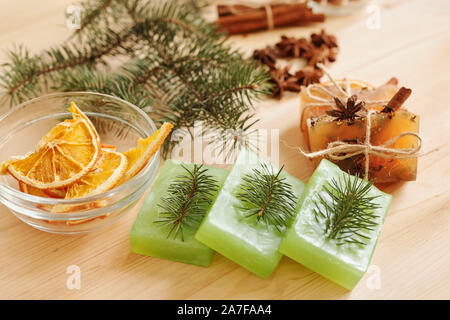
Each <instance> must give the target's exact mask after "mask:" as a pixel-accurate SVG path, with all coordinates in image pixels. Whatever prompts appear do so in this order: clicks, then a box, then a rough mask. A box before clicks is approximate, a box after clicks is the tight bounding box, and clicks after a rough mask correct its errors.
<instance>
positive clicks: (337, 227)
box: [314, 175, 380, 245]
mask: <svg viewBox="0 0 450 320" xmlns="http://www.w3.org/2000/svg"><path fill="white" fill-rule="evenodd" d="M372 185H373V182H372V181H370V182H367V181H365V180H363V179H360V178H359V177H352V176H350V175H342V176H340V177H339V178H338V179H335V178H333V179H332V180H331V182H327V184H326V185H325V186H324V187H323V190H324V191H325V195H326V197H325V196H323V195H322V194H319V195H318V201H315V205H316V208H315V209H314V214H315V219H316V221H317V222H319V217H321V218H323V219H325V230H324V232H325V235H326V236H327V238H328V239H334V240H336V242H337V244H338V245H342V244H344V243H355V244H360V245H365V244H366V243H367V240H369V238H368V237H367V236H366V235H364V234H363V233H364V232H365V231H372V230H373V228H374V227H375V226H376V225H377V224H378V223H377V222H376V221H375V219H376V218H378V216H377V215H376V214H375V213H374V210H375V209H378V208H380V206H379V205H378V204H377V203H375V202H374V200H375V199H376V198H378V197H379V196H369V195H368V194H369V191H370V188H371V187H372Z"/></svg>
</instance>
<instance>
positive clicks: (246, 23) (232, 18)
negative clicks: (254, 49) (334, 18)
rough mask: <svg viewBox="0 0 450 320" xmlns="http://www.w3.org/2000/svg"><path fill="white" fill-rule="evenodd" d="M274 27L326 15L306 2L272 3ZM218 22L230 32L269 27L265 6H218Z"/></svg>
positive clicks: (311, 20)
mask: <svg viewBox="0 0 450 320" xmlns="http://www.w3.org/2000/svg"><path fill="white" fill-rule="evenodd" d="M270 8H271V12H272V20H273V24H274V27H279V26H286V25H292V24H299V23H309V22H323V21H324V20H325V15H323V14H314V13H313V12H312V10H311V9H310V8H308V7H307V5H306V3H299V4H277V5H271V6H270ZM218 12H219V19H218V20H217V22H216V23H217V24H218V25H219V26H220V27H221V29H223V30H226V31H227V32H228V33H229V34H238V33H247V32H252V31H257V30H265V29H268V28H269V21H268V17H267V12H266V9H265V7H261V8H256V9H255V8H250V7H247V6H242V5H240V6H237V5H235V6H218Z"/></svg>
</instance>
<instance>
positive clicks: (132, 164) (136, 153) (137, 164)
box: [120, 122, 173, 183]
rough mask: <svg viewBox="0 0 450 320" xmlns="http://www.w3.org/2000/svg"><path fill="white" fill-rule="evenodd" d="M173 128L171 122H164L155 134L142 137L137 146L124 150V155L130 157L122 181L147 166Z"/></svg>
mask: <svg viewBox="0 0 450 320" xmlns="http://www.w3.org/2000/svg"><path fill="white" fill-rule="evenodd" d="M172 128H173V125H172V124H171V123H169V122H164V123H163V125H162V126H161V127H160V128H159V129H158V130H157V131H156V132H155V133H154V134H153V135H151V136H150V137H148V138H146V139H142V138H140V139H139V140H138V142H137V147H136V148H132V149H129V150H128V151H126V152H124V155H125V156H126V157H127V159H128V166H127V170H126V172H125V175H124V176H123V177H122V179H121V181H120V183H124V182H125V181H127V180H129V179H131V178H132V177H134V176H135V175H136V174H137V173H138V172H139V171H141V170H142V168H144V167H145V165H146V164H147V163H148V161H149V160H150V158H151V157H152V156H153V155H154V154H155V153H156V152H157V151H158V150H159V148H160V147H161V145H162V144H163V142H164V140H165V139H166V138H167V136H168V135H169V133H170V132H171V131H172Z"/></svg>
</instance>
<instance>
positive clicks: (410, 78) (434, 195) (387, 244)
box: [0, 0, 450, 299]
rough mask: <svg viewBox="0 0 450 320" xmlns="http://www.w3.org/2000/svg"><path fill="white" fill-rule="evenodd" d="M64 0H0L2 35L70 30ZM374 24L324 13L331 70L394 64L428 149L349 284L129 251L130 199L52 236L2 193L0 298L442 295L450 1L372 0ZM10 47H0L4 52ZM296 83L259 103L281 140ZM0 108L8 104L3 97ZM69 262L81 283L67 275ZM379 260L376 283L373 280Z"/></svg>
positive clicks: (288, 155)
mask: <svg viewBox="0 0 450 320" xmlns="http://www.w3.org/2000/svg"><path fill="white" fill-rule="evenodd" d="M71 3H72V0H59V1H53V0H40V1H39V4H37V1H33V0H18V1H17V0H14V1H13V0H0V46H1V48H2V49H8V48H12V45H13V43H24V44H26V45H27V46H28V47H30V48H32V49H33V50H34V51H36V52H37V51H39V50H41V49H44V48H47V47H48V46H50V45H54V44H57V43H59V42H60V41H62V40H64V39H66V38H67V37H68V35H69V34H70V31H69V30H68V29H67V28H66V26H65V17H64V12H65V10H66V8H67V6H68V5H69V4H71ZM374 3H375V4H377V5H378V8H379V9H380V29H369V28H368V27H367V21H368V19H371V17H372V18H373V16H371V15H370V14H368V13H367V12H366V11H365V10H362V11H360V12H357V13H355V14H352V15H350V16H346V17H337V18H330V19H328V21H327V22H326V25H325V26H326V29H327V30H328V31H329V32H332V33H334V34H336V35H337V36H338V40H339V43H340V53H339V56H338V60H337V62H336V63H334V64H333V65H332V66H331V71H332V73H333V74H334V75H335V76H336V77H344V76H346V77H349V78H356V79H361V80H365V81H367V82H370V83H373V84H375V85H378V84H381V83H383V82H384V81H386V80H388V79H389V78H390V77H391V76H396V77H398V78H399V80H400V83H401V84H403V85H405V86H407V87H410V88H412V89H413V94H412V97H411V98H410V99H409V100H408V103H407V105H408V109H409V110H411V111H412V112H415V113H417V114H420V116H421V124H420V126H421V135H422V137H423V146H424V149H423V150H424V151H427V150H431V149H434V148H439V150H438V151H437V152H434V153H432V154H430V155H428V156H426V157H423V158H421V159H420V160H419V168H418V178H417V181H415V182H407V183H397V184H395V185H391V186H389V187H387V188H385V191H387V192H389V193H390V194H392V195H393V202H392V205H391V208H390V210H389V213H388V216H387V218H386V221H385V224H384V227H383V230H382V233H381V237H380V239H379V242H378V246H377V248H376V250H375V254H374V256H373V259H372V262H371V265H372V266H374V267H372V268H371V269H370V270H372V271H373V272H374V273H371V274H366V275H365V276H364V277H363V279H362V280H361V281H360V283H359V284H358V285H357V286H356V287H355V289H354V290H353V291H351V292H349V291H347V290H345V289H343V288H341V287H339V286H338V285H335V284H333V283H332V282H330V281H328V280H326V279H325V278H323V277H321V276H319V275H318V274H316V273H314V272H312V271H310V270H308V269H306V268H305V267H303V266H301V265H299V264H297V263H296V262H294V261H292V260H290V259H288V258H286V257H283V258H282V260H281V263H280V265H279V267H278V268H277V269H276V271H275V272H274V273H273V275H272V276H271V277H270V278H269V279H268V280H262V279H259V278H257V277H256V276H254V275H253V274H251V273H250V272H248V271H246V270H245V269H243V268H241V267H239V266H238V265H236V264H235V263H233V262H231V261H230V260H228V259H226V258H224V257H223V256H221V255H219V254H216V255H215V257H214V259H213V262H212V265H211V266H210V267H209V268H207V269H205V268H200V267H195V266H190V265H184V264H181V263H175V262H171V261H165V260H160V259H157V258H151V257H144V256H140V255H136V254H132V253H131V252H130V248H129V247H130V245H129V237H128V235H129V230H130V228H131V225H132V223H133V221H134V219H135V217H136V214H137V210H134V211H133V212H130V213H129V214H128V215H127V216H126V217H125V218H124V219H122V220H120V221H119V222H117V223H115V224H114V225H112V226H111V227H109V228H108V229H105V230H103V231H100V232H98V233H93V234H87V235H83V236H73V237H70V236H58V235H53V234H48V233H44V232H41V231H38V230H35V229H33V228H31V227H29V226H27V225H26V224H24V223H22V222H20V221H19V220H18V219H17V218H16V217H15V216H13V215H12V214H11V213H10V212H9V210H8V209H7V208H6V207H4V206H3V205H0V248H1V255H0V298H2V299H4V298H12V299H20V298H26V299H38V298H44V299H53V298H57V299H74V298H75V299H81V298H85V299H97V298H101V299H103V298H106V299H129V298H130V299H141V298H142V299H202V298H203V299H211V298H216V299H241V298H244V299H366V298H367V299H397V298H410V299H425V298H432V299H443V298H445V299H449V298H450V138H449V137H450V90H449V88H450V23H449V20H450V1H448V0H441V1H438V0H435V1H425V0H395V1H390V0H386V1H374ZM321 27H322V25H315V26H311V27H296V28H288V29H283V30H276V31H271V32H262V33H258V34H253V35H249V36H246V37H242V36H236V37H233V38H232V39H231V40H230V41H231V42H233V45H236V46H238V47H241V48H242V49H243V50H244V52H248V53H250V52H252V50H253V49H254V48H260V47H263V46H265V45H266V44H272V43H274V42H276V41H277V40H278V39H279V36H280V35H281V34H288V35H293V36H307V35H309V34H310V33H311V32H312V31H316V30H320V28H321ZM5 59H6V55H5V54H4V52H2V53H0V63H1V62H4V61H5ZM298 103H299V101H298V98H297V97H296V96H295V95H291V96H287V97H286V98H285V99H283V100H281V101H277V100H267V101H263V102H262V103H261V104H260V105H258V115H259V117H260V119H261V121H260V123H259V127H260V128H272V129H279V130H280V131H279V132H280V140H284V141H286V142H287V143H288V144H289V145H301V144H302V143H303V138H302V136H301V134H300V132H299V110H298V109H299V106H298ZM3 108H4V107H3ZM279 161H280V164H283V163H284V164H285V165H286V166H285V169H286V170H287V171H288V172H289V173H291V174H292V175H294V176H296V177H298V178H300V179H302V180H303V181H305V182H306V181H307V180H308V178H309V177H310V175H311V173H312V171H313V167H312V165H311V163H310V162H309V161H308V160H307V159H305V158H303V157H302V156H301V155H300V154H299V153H298V152H297V151H295V150H292V149H289V148H287V147H286V146H285V145H284V144H283V143H280V156H279ZM70 265H77V266H79V268H80V271H81V288H80V289H79V290H76V289H75V290H70V289H68V288H67V287H66V281H67V277H68V274H67V273H66V269H67V267H68V266H70ZM375 272H379V275H380V280H381V282H380V286H379V287H376V286H375V287H374V286H373V285H370V283H371V282H370V279H371V277H372V276H374V275H375Z"/></svg>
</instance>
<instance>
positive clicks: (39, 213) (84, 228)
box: [0, 92, 159, 234]
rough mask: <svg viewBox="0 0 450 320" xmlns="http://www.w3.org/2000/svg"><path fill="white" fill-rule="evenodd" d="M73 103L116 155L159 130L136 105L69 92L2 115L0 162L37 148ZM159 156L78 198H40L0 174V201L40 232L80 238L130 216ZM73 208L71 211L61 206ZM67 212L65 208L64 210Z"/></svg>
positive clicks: (147, 184) (99, 96) (116, 99)
mask: <svg viewBox="0 0 450 320" xmlns="http://www.w3.org/2000/svg"><path fill="white" fill-rule="evenodd" d="M71 101H74V102H75V103H76V104H77V105H78V107H79V108H80V109H81V110H82V111H83V112H85V113H86V115H87V116H88V117H89V119H90V120H91V121H92V123H93V124H94V126H95V127H96V128H97V131H98V133H99V135H100V138H101V141H102V143H105V144H113V145H115V146H117V151H125V150H127V149H129V148H131V147H135V146H136V143H137V139H138V138H146V137H148V136H150V135H152V134H153V133H154V132H155V131H156V126H155V124H154V123H153V121H152V120H151V119H150V118H149V117H148V115H147V114H146V113H145V112H143V111H142V110H141V109H139V108H137V107H136V106H134V105H132V104H130V103H128V102H126V101H124V100H122V99H119V98H116V97H113V96H109V95H104V94H99V93H91V92H70V93H54V94H49V95H45V96H42V97H39V98H36V99H33V100H30V101H27V102H25V103H22V104H20V105H18V106H16V107H14V108H12V109H10V110H9V111H8V112H7V113H5V114H3V115H0V162H2V161H4V160H5V159H7V158H9V157H10V156H13V155H22V154H25V153H27V152H29V151H32V150H34V149H35V146H36V144H37V142H38V141H39V140H40V138H41V137H42V136H44V135H45V134H46V133H47V132H48V131H49V130H50V129H51V128H52V127H53V126H55V125H56V124H57V123H59V122H61V121H63V120H64V119H68V118H71V117H72V116H71V113H70V112H69V110H68V108H69V104H70V102H71ZM158 168H159V152H157V153H156V154H155V155H154V156H153V157H152V158H151V159H150V161H149V162H148V163H147V165H146V166H145V167H144V168H143V169H142V170H141V171H140V172H139V173H138V174H137V175H136V176H134V177H133V178H131V179H130V180H128V181H127V182H125V183H124V184H122V185H119V186H117V187H115V188H113V189H111V190H109V191H107V192H104V193H101V194H97V195H94V196H89V197H85V198H80V199H72V200H66V199H54V198H44V197H37V196H33V195H29V194H26V193H24V192H21V191H20V190H19V186H18V182H17V181H16V180H15V179H14V178H12V177H11V176H10V175H0V202H1V203H3V204H4V205H5V206H6V207H8V208H9V209H10V210H11V212H12V213H13V214H15V215H16V216H17V217H18V218H19V219H21V220H22V221H24V222H25V223H27V224H29V225H30V226H32V227H34V228H37V229H39V230H43V231H47V232H52V233H58V234H80V233H86V232H90V231H95V230H98V229H100V228H103V227H106V226H108V225H110V224H112V223H113V222H115V221H117V220H118V219H119V218H121V217H123V216H124V215H125V214H126V213H127V212H129V211H130V210H131V209H132V208H133V207H134V206H135V205H136V203H137V201H138V200H139V198H140V197H141V196H142V194H143V193H144V192H145V191H146V190H147V189H148V187H149V186H150V184H151V183H152V181H153V180H154V178H155V176H156V173H157V171H158ZM67 207H70V212H68V213H58V208H67ZM66 211H67V210H66Z"/></svg>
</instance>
